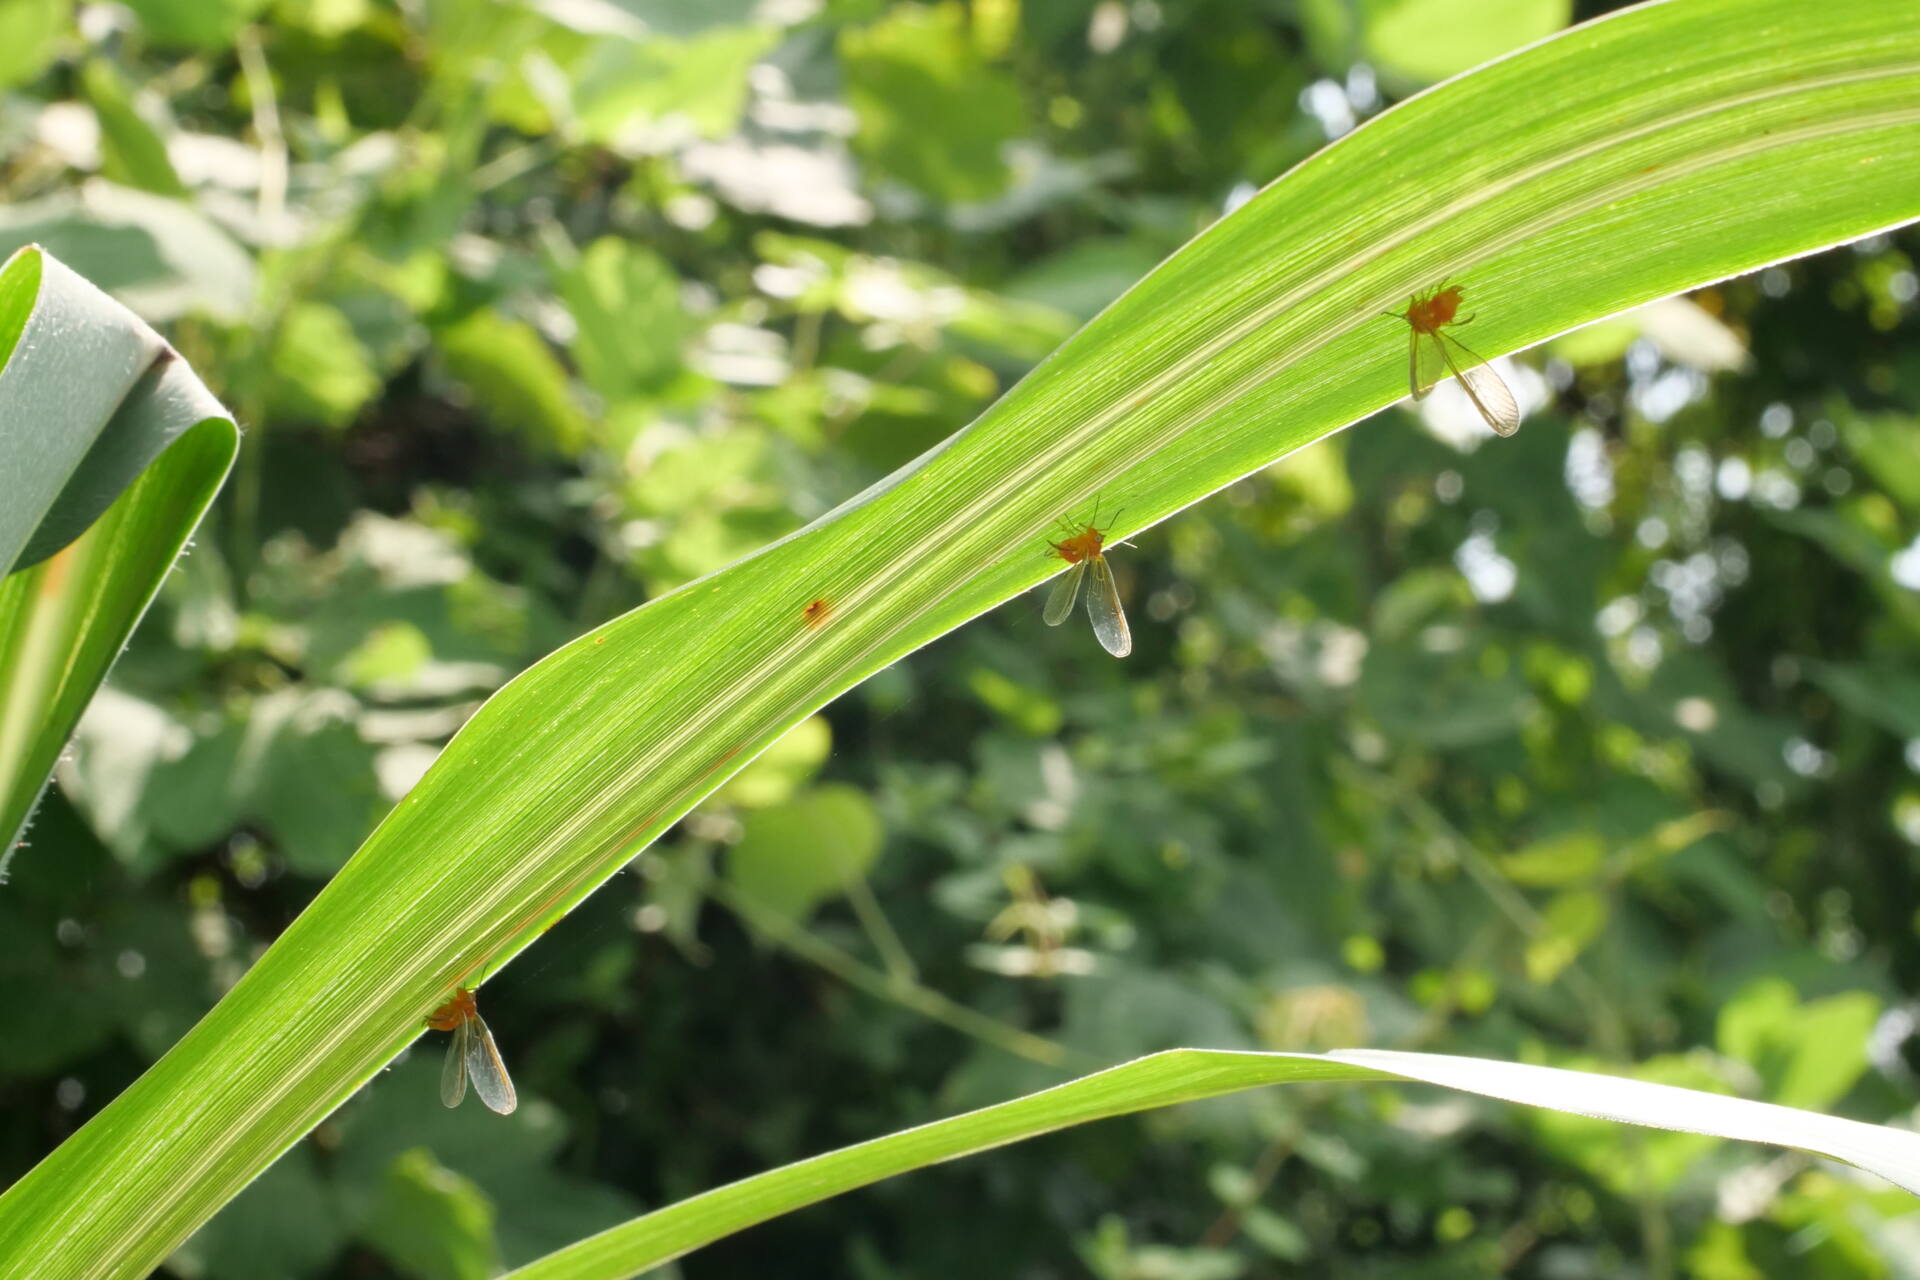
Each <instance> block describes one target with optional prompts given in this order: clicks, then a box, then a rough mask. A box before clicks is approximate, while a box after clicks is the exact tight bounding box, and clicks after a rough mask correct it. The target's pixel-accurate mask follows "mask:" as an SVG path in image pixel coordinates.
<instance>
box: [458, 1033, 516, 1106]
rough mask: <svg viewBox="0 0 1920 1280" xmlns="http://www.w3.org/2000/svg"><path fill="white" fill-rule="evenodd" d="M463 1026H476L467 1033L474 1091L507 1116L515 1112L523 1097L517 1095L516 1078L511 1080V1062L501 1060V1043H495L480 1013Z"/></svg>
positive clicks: (482, 1099) (488, 1104)
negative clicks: (509, 1069)
mask: <svg viewBox="0 0 1920 1280" xmlns="http://www.w3.org/2000/svg"><path fill="white" fill-rule="evenodd" d="M460 1025H461V1027H462V1028H466V1027H472V1028H473V1031H472V1033H471V1034H469V1035H468V1036H467V1074H468V1075H469V1076H471V1077H472V1078H473V1091H474V1092H475V1093H477V1094H479V1095H480V1101H482V1102H484V1103H486V1104H487V1106H488V1107H490V1108H492V1109H493V1110H495V1111H498V1112H499V1113H500V1114H501V1115H503V1116H510V1115H512V1114H513V1109H514V1107H516V1106H518V1105H519V1101H520V1100H519V1099H518V1098H516V1097H515V1096H514V1093H513V1081H511V1080H509V1079H507V1064H506V1063H504V1062H502V1061H500V1046H498V1045H496V1044H495V1043H494V1042H493V1032H491V1031H489V1030H487V1024H486V1023H484V1022H482V1021H481V1020H480V1015H479V1014H475V1015H474V1016H473V1017H471V1018H469V1019H467V1021H465V1022H463V1023H461V1024H460Z"/></svg>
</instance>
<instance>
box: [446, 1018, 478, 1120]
mask: <svg viewBox="0 0 1920 1280" xmlns="http://www.w3.org/2000/svg"><path fill="white" fill-rule="evenodd" d="M471 1025H472V1024H471V1023H469V1022H466V1021H462V1022H461V1023H460V1024H459V1025H458V1026H456V1027H454V1029H453V1038H452V1039H451V1040H449V1041H447V1061H446V1064H445V1065H444V1066H442V1067H441V1068H440V1101H442V1102H444V1103H446V1104H447V1105H448V1106H450V1107H457V1106H459V1105H460V1099H462V1098H464V1097H466V1096H467V1036H468V1031H467V1028H468V1027H469V1026H471Z"/></svg>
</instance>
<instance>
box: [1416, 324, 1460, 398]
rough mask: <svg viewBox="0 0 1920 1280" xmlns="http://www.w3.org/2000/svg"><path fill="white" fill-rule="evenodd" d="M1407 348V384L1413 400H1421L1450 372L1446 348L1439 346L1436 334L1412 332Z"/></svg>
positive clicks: (1438, 336) (1438, 338) (1438, 337)
mask: <svg viewBox="0 0 1920 1280" xmlns="http://www.w3.org/2000/svg"><path fill="white" fill-rule="evenodd" d="M1408 344H1409V345H1408V347H1407V382H1408V384H1409V386H1410V387H1411V388H1412V391H1413V398H1414V399H1415V400H1421V399H1424V398H1425V397H1426V394H1427V392H1429V391H1431V390H1433V388H1434V385H1435V384H1436V383H1438V382H1440V381H1441V380H1442V379H1444V378H1445V377H1446V376H1447V374H1448V373H1449V372H1450V370H1449V369H1448V367H1447V352H1446V348H1444V347H1442V346H1441V345H1440V335H1439V334H1437V333H1422V332H1420V331H1419V330H1418V329H1415V330H1414V331H1413V334H1412V336H1411V337H1410V338H1409V339H1408Z"/></svg>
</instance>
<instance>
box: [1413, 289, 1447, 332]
mask: <svg viewBox="0 0 1920 1280" xmlns="http://www.w3.org/2000/svg"><path fill="white" fill-rule="evenodd" d="M1460 295H1461V289H1460V286H1459V285H1457V284H1454V285H1450V284H1444V283H1443V284H1441V285H1440V286H1439V287H1437V288H1435V289H1434V290H1433V291H1432V292H1431V293H1425V294H1418V295H1416V296H1414V297H1413V298H1411V299H1409V300H1408V303H1407V309H1406V311H1405V312H1404V313H1403V318H1404V319H1405V320H1406V322H1407V323H1408V324H1410V325H1412V326H1413V328H1414V332H1416V333H1437V332H1439V330H1440V327H1441V326H1442V325H1449V324H1453V323H1454V322H1455V321H1454V317H1455V316H1456V315H1458V314H1459V312H1460V300H1461V298H1460Z"/></svg>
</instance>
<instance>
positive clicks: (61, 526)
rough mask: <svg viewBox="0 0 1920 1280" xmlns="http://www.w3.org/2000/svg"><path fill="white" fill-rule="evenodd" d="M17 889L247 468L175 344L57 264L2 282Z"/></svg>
mask: <svg viewBox="0 0 1920 1280" xmlns="http://www.w3.org/2000/svg"><path fill="white" fill-rule="evenodd" d="M0 347H4V351H5V360H6V363H5V367H4V369H0V567H4V569H0V571H4V570H11V572H7V573H6V576H5V577H4V579H0V839H4V840H5V843H4V844H0V874H4V872H5V870H6V865H7V862H8V859H9V858H10V856H11V855H12V853H13V851H14V847H15V844H16V842H17V840H18V838H19V833H20V832H21V830H22V829H23V828H24V826H25V824H26V821H27V819H28V816H29V815H30V813H31V812H32V808H33V803H34V800H35V798H36V797H37V796H38V795H39V794H40V790H41V788H42V786H44V785H45V783H46V779H47V775H48V773H49V772H50V771H51V770H52V768H53V764H54V761H55V760H56V759H57V758H58V756H59V754H60V748H61V745H62V744H63V743H65V742H66V740H67V738H68V737H69V736H70V735H71V734H72V733H73V727H74V724H75V723H76V722H77V721H78V720H79V718H80V713H81V711H83V710H84V709H85V708H86V705H87V701H88V699H89V698H91V697H92V696H93V691H94V689H95V688H96V687H97V686H98V685H99V683H100V681H101V679H102V678H104V677H105V675H106V673H107V668H108V667H109V666H111V665H112V664H113V660H114V658H115V657H116V656H117V655H118V654H119V652H120V649H121V646H122V645H124V644H125V643H126V639H127V636H128V634H129V633H130V632H132V630H133V627H134V624H135V623H137V622H138V621H139V620H140V615H141V614H142V613H144V612H146V608H147V605H148V603H149V602H150V601H151V600H152V599H153V595H154V592H155V591H157V590H158V589H159V587H160V583H161V581H162V580H163V579H164V578H165V577H166V574H167V571H168V569H170V568H171V567H172V565H173V562H174V560H175V559H176V558H177V557H178V556H179V554H180V549H181V547H182V546H184V545H185V544H186V540H187V537H188V535H189V534H191V533H192V532H193V529H194V526H196V525H198V524H199V523H200V517H201V516H202V515H203V514H205V512H206V509H207V504H208V503H209V502H211V501H212V500H213V495H214V494H215V493H216V492H218V490H219V488H220V485H221V482H222V481H224V480H225V479H226V475H227V471H228V470H229V469H230V468H231V467H232V465H233V457H234V451H235V450H236V448H237V447H238V444H239V433H238V430H237V429H236V428H235V426H234V423H233V420H232V419H231V418H230V417H228V416H227V414H226V411H225V410H223V409H222V408H221V407H220V405H219V403H218V402H217V401H215V400H214V398H213V396H212V395H211V394H210V393H209V392H208V391H207V389H206V388H205V387H204V386H202V385H201V384H200V380H199V379H198V378H196V377H195V376H194V374H193V371H192V370H190V369H188V368H187V366H186V363H185V362H184V361H182V360H181V359H180V358H179V357H178V356H176V355H175V354H174V352H173V349H172V348H171V347H169V346H168V345H167V344H166V342H165V341H164V340H163V339H162V338H161V337H160V335H159V334H157V333H155V332H154V331H153V330H152V329H151V328H149V327H148V326H147V324H146V323H145V322H144V321H142V320H141V319H140V318H139V317H138V316H135V315H134V314H133V313H132V312H131V311H129V310H127V309H126V308H125V307H123V306H121V305H120V304H119V303H117V302H115V301H114V300H113V299H112V298H109V297H108V296H107V295H106V294H104V293H102V292H101V291H100V290H99V289H97V288H95V287H94V286H93V285H91V284H89V283H88V282H87V281H85V280H83V279H82V278H80V277H79V276H78V275H75V274H74V273H73V272H72V271H71V270H69V269H68V268H67V267H65V266H63V265H61V263H60V262H59V260H58V259H56V258H54V257H53V256H52V255H50V254H48V253H46V252H45V251H44V250H41V249H38V248H35V247H31V246H30V247H28V248H25V249H21V250H20V251H19V252H17V253H15V254H14V255H13V257H12V258H11V259H9V260H8V262H7V265H6V267H5V268H4V270H0Z"/></svg>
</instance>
